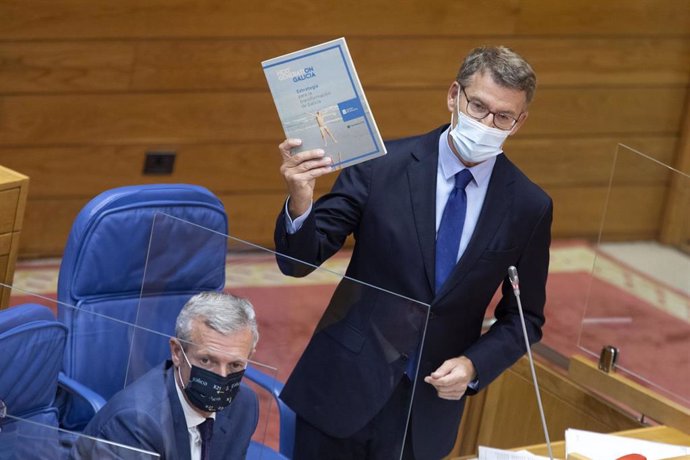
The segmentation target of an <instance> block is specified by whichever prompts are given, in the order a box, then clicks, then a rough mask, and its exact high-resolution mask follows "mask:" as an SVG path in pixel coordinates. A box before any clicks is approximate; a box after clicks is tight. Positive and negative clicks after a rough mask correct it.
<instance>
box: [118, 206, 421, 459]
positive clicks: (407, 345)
mask: <svg viewBox="0 0 690 460" xmlns="http://www.w3.org/2000/svg"><path fill="white" fill-rule="evenodd" d="M181 235H183V236H184V237H183V240H184V241H188V242H190V244H189V245H185V246H186V247H174V248H173V247H170V246H169V244H168V241H179V240H180V236H181ZM220 239H222V240H223V241H224V242H226V243H227V249H228V251H227V259H226V263H225V267H224V269H225V280H226V282H225V286H224V290H225V291H226V292H230V293H232V294H234V295H236V296H240V297H244V298H247V299H248V300H250V301H251V303H252V304H253V306H254V309H255V311H256V314H257V319H258V324H259V331H260V336H261V337H260V340H259V342H258V345H257V347H256V351H255V353H254V355H253V359H255V360H257V361H260V362H262V363H269V364H270V365H271V366H272V367H273V368H275V369H276V376H277V378H278V380H279V381H280V382H281V385H282V383H284V382H286V381H287V379H288V377H290V376H291V375H292V376H293V378H294V379H295V382H298V383H294V382H291V383H293V386H292V388H291V389H290V392H289V393H290V395H289V396H288V397H287V399H288V400H289V401H288V402H289V403H293V404H297V405H299V406H300V407H299V410H300V415H302V416H303V417H305V418H306V419H307V420H309V421H312V423H313V424H315V425H318V423H319V420H322V419H324V418H328V419H330V420H333V421H339V420H343V419H344V417H340V416H339V414H340V413H344V412H346V409H348V408H350V407H352V406H353V405H358V406H360V409H361V410H362V411H372V416H373V414H375V413H376V412H377V411H378V409H380V407H381V405H382V404H383V402H385V400H384V399H382V398H381V397H380V395H381V394H390V392H391V391H392V390H393V389H394V388H395V387H396V386H397V385H398V383H399V382H400V380H401V378H403V374H404V373H406V372H407V373H408V374H409V373H410V372H415V370H416V369H417V368H418V360H419V358H420V356H421V344H422V343H423V338H424V333H425V331H426V324H427V318H428V312H429V306H428V305H426V304H423V303H420V302H418V301H415V300H413V299H409V298H406V297H403V296H401V295H398V294H396V293H393V292H389V291H386V290H383V289H380V288H378V287H376V286H372V285H369V284H366V283H362V282H359V281H357V280H354V279H351V278H348V277H346V276H344V275H343V273H345V268H346V265H347V262H348V260H347V258H345V257H340V256H338V255H336V256H334V257H333V258H332V259H330V260H329V261H327V262H326V263H325V264H324V265H323V266H322V267H315V266H312V265H309V264H306V263H304V262H302V261H299V260H296V259H294V258H291V257H288V256H286V255H281V254H277V253H275V252H274V251H271V250H268V249H266V248H263V247H260V246H257V245H254V244H251V243H248V242H246V241H243V240H240V239H238V238H235V237H233V236H229V235H223V234H220V233H217V232H213V231H211V230H208V229H206V228H202V227H199V226H197V225H195V224H192V223H189V222H187V221H184V220H181V219H179V218H176V217H173V216H170V215H167V214H157V215H156V217H155V219H154V225H153V230H152V233H151V242H150V250H149V254H148V257H147V262H146V271H145V277H144V283H143V288H142V296H141V299H142V300H141V302H140V305H139V311H138V314H137V320H136V322H137V325H138V326H140V329H138V331H137V333H138V334H139V333H141V331H142V330H143V329H146V330H148V329H149V328H151V327H154V324H155V322H152V320H151V319H152V318H153V316H155V315H152V313H151V310H152V309H155V308H156V306H155V301H152V300H151V299H156V298H163V297H166V296H169V295H177V294H180V295H184V294H185V293H180V292H178V291H179V287H178V285H177V284H176V282H175V279H176V278H179V277H178V276H177V275H176V274H179V271H180V270H178V265H179V267H183V266H188V261H189V260H191V259H193V258H194V257H195V256H196V254H195V249H194V248H195V247H199V246H200V245H208V244H211V245H218V243H219V241H220ZM170 251H174V252H175V255H174V257H172V258H171V257H168V255H169V252H170ZM279 264H280V265H281V266H282V267H283V268H284V269H285V270H286V271H289V272H292V273H295V274H298V275H300V276H299V277H288V276H286V275H284V274H283V273H282V272H281V269H280V268H279ZM165 273H169V274H170V275H165V276H161V274H165ZM209 275H211V274H209ZM144 335H145V334H144ZM136 340H137V338H135V343H136ZM140 348H141V347H134V348H133V349H134V350H138V349H140ZM363 354H366V356H367V357H368V359H367V360H366V361H367V362H369V363H374V364H373V365H370V366H368V367H364V366H362V364H361V363H362V361H361V360H359V359H358V358H359V357H361V355H363ZM135 361H136V360H135V359H134V357H132V359H131V362H130V373H131V374H136V373H137V370H136V367H137V363H136V362H135ZM293 371H294V372H293ZM295 375H296V376H297V377H295ZM346 376H347V377H349V378H345V377H346ZM128 378H131V377H128ZM412 380H413V381H414V379H412ZM351 381H357V382H361V385H357V386H354V387H353V386H351V385H348V383H347V382H351ZM315 388H318V389H319V391H313V390H314V389H315ZM305 392H306V393H305ZM413 392H414V389H413V388H412V389H410V391H409V397H408V398H407V402H406V404H405V409H404V413H401V414H400V417H399V427H398V429H397V430H396V434H397V436H398V444H397V445H396V448H395V452H392V453H391V458H397V457H399V456H401V453H402V446H403V442H404V436H405V434H406V432H407V423H408V419H409V415H410V409H411V405H412V394H413ZM305 394H308V399H309V404H307V405H306V406H305V403H304V399H305ZM295 401H296V402H295ZM262 407H265V408H266V409H265V410H264V411H263V412H264V413H265V414H266V415H267V419H268V422H267V425H266V426H267V428H266V433H265V440H266V443H267V444H268V446H269V447H270V448H272V449H274V450H278V449H279V442H278V439H279V430H280V427H279V417H278V414H277V409H276V408H275V405H274V401H273V400H271V399H270V398H268V400H267V401H262ZM347 429H349V427H346V426H332V427H327V428H325V431H328V430H347Z"/></svg>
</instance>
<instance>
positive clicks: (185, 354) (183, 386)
mask: <svg viewBox="0 0 690 460" xmlns="http://www.w3.org/2000/svg"><path fill="white" fill-rule="evenodd" d="M177 343H179V344H180V350H182V356H184V360H185V361H187V365H188V366H189V368H190V369H191V368H192V364H191V363H190V362H189V359H188V358H187V353H185V352H184V347H183V346H182V342H180V341H179V339H178V340H177ZM177 376H178V377H180V384H181V385H182V389H183V390H184V389H185V388H186V386H185V384H184V381H183V380H182V373H181V372H180V366H177Z"/></svg>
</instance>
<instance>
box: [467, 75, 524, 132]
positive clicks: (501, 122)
mask: <svg viewBox="0 0 690 460" xmlns="http://www.w3.org/2000/svg"><path fill="white" fill-rule="evenodd" d="M460 91H462V94H464V95H465V100H466V101H467V114H468V115H469V116H471V117H472V118H474V119H475V120H483V119H484V118H486V117H488V116H489V114H491V115H493V116H494V126H495V127H497V128H498V129H502V130H504V131H510V130H511V129H513V126H515V123H517V118H513V116H512V115H510V114H507V113H504V112H492V111H491V110H489V109H488V108H487V107H486V106H485V105H484V104H482V103H481V102H479V101H476V100H473V99H470V98H469V97H467V93H466V92H465V88H463V87H462V86H461V87H460Z"/></svg>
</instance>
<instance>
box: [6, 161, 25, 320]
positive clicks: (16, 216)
mask: <svg viewBox="0 0 690 460" xmlns="http://www.w3.org/2000/svg"><path fill="white" fill-rule="evenodd" d="M28 192H29V178H28V177H26V176H24V175H22V174H19V173H17V172H14V171H12V170H11V169H7V168H5V167H3V166H0V283H3V284H8V285H11V284H12V281H13V279H14V266H15V263H16V261H17V254H18V252H19V233H20V232H21V229H22V224H23V222H24V209H25V208H26V197H27V194H28ZM9 301H10V289H9V288H5V287H2V286H0V308H6V307H7V305H8V304H9Z"/></svg>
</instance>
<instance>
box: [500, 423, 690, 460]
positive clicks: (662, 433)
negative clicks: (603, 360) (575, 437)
mask: <svg viewBox="0 0 690 460" xmlns="http://www.w3.org/2000/svg"><path fill="white" fill-rule="evenodd" d="M611 434H614V435H616V436H625V437H628V438H636V439H644V440H646V441H655V442H663V443H667V444H677V445H679V446H690V434H687V433H683V432H682V431H678V430H676V429H675V428H671V427H668V426H653V427H648V428H635V429H634V430H626V431H619V432H617V433H611ZM513 450H516V451H517V450H527V451H529V452H532V453H533V454H537V455H548V454H549V451H548V449H547V448H546V444H537V445H533V446H527V447H520V448H517V449H513ZM551 450H552V451H553V456H554V458H565V442H564V441H558V442H554V443H551Z"/></svg>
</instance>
